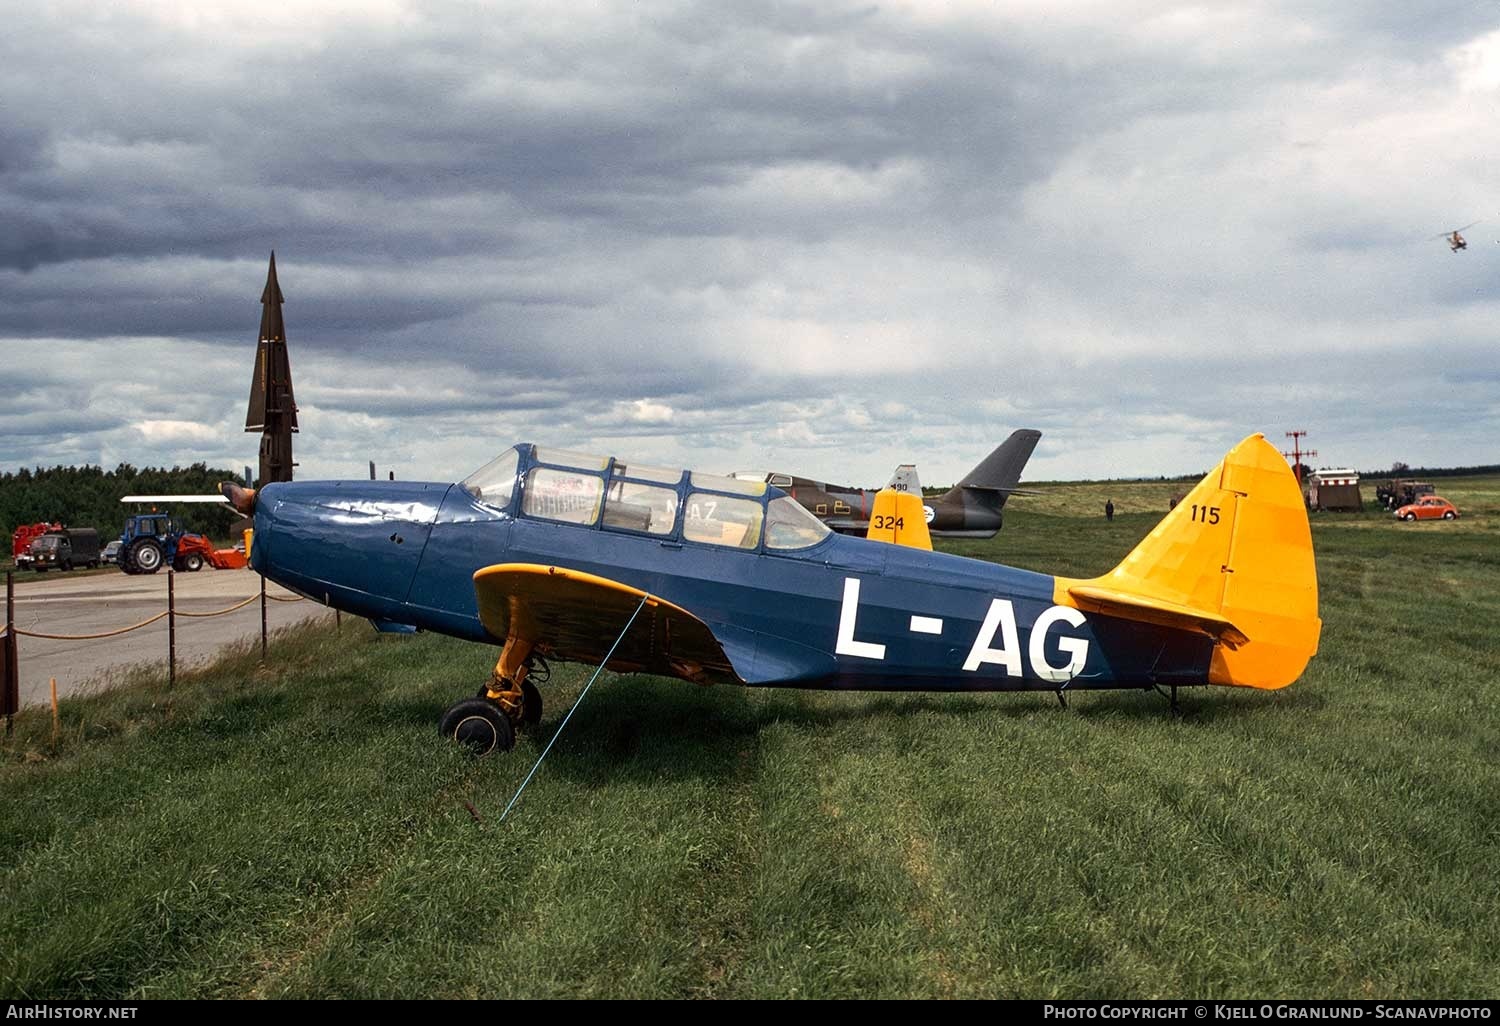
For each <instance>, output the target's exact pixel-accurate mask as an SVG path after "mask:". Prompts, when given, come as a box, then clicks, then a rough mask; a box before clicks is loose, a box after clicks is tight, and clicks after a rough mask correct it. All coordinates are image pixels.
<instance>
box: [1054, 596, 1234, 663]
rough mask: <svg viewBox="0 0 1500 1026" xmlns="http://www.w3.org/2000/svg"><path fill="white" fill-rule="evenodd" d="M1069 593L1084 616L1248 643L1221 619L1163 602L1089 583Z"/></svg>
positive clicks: (1176, 604)
mask: <svg viewBox="0 0 1500 1026" xmlns="http://www.w3.org/2000/svg"><path fill="white" fill-rule="evenodd" d="M1068 594H1069V595H1071V596H1073V598H1075V599H1077V600H1078V608H1079V609H1082V610H1083V611H1084V612H1086V613H1103V614H1105V615H1106V616H1119V617H1122V618H1124V619H1126V620H1140V621H1143V622H1145V623H1154V624H1158V625H1160V626H1162V627H1179V628H1182V629H1184V630H1200V631H1202V632H1203V633H1204V634H1207V635H1209V636H1210V637H1214V638H1217V639H1218V640H1220V641H1222V642H1224V644H1226V645H1228V646H1229V647H1230V648H1237V647H1239V646H1240V645H1243V644H1244V643H1245V642H1247V641H1249V640H1250V639H1249V638H1247V637H1245V635H1244V634H1243V633H1241V631H1240V629H1239V628H1238V627H1236V626H1235V625H1234V624H1232V623H1230V622H1229V621H1228V620H1226V619H1224V618H1223V617H1222V616H1218V615H1216V614H1214V613H1210V612H1207V611H1205V610H1202V609H1193V608H1192V607H1191V606H1184V605H1180V604H1179V603H1176V602H1169V601H1167V600H1166V599H1161V598H1152V597H1150V596H1146V595H1136V594H1132V593H1131V592H1128V591H1120V590H1119V589H1117V588H1100V587H1097V586H1093V585H1088V584H1075V585H1074V586H1073V587H1071V588H1069V589H1068Z"/></svg>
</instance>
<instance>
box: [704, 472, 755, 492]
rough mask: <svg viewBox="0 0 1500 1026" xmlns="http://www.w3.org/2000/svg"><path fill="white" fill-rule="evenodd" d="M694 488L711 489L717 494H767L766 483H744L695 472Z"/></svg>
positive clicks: (738, 480) (716, 475)
mask: <svg viewBox="0 0 1500 1026" xmlns="http://www.w3.org/2000/svg"><path fill="white" fill-rule="evenodd" d="M693 487H694V488H711V489H713V490H714V491H716V492H728V493H729V494H730V495H764V494H766V483H765V482H764V481H744V480H740V479H738V478H733V477H721V476H719V475H718V474H700V473H698V472H697V471H696V470H695V471H693Z"/></svg>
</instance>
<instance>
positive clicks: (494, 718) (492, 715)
mask: <svg viewBox="0 0 1500 1026" xmlns="http://www.w3.org/2000/svg"><path fill="white" fill-rule="evenodd" d="M438 733H440V734H442V735H443V736H444V737H446V738H452V739H453V740H454V741H457V742H458V743H459V744H461V745H463V746H464V747H465V748H467V749H469V751H471V752H473V753H474V754H475V755H476V756H485V755H489V754H490V753H491V752H493V751H495V750H496V749H497V748H498V749H499V750H500V751H502V752H508V751H510V750H511V748H513V747H514V746H515V743H516V728H515V727H513V726H511V723H510V719H509V718H508V717H506V715H505V712H504V710H502V709H501V708H500V707H499V706H498V705H496V704H495V703H494V702H491V701H490V700H489V699H488V698H466V699H464V700H463V701H462V702H459V703H458V704H456V705H453V706H451V707H449V709H448V711H447V712H445V713H443V718H442V719H441V720H439V721H438Z"/></svg>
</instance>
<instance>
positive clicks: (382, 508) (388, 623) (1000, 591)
mask: <svg viewBox="0 0 1500 1026" xmlns="http://www.w3.org/2000/svg"><path fill="white" fill-rule="evenodd" d="M224 490H225V494H226V495H228V496H229V498H230V500H231V501H232V502H233V503H234V504H235V505H236V506H237V507H238V508H239V509H240V510H241V511H242V512H245V513H252V512H253V514H254V517H255V535H254V539H255V540H254V545H253V546H252V557H251V563H252V565H253V566H254V568H255V569H256V570H258V571H259V572H260V573H262V574H264V575H265V576H266V577H268V578H269V579H271V580H273V581H276V582H278V583H280V584H283V585H285V586H286V587H288V588H290V589H292V590H293V591H297V592H300V593H301V594H303V595H306V596H308V597H309V598H312V599H315V600H317V601H319V602H323V603H326V604H327V605H331V606H333V607H335V608H337V609H341V610H344V611H346V612H350V613H354V614H357V615H360V616H365V617H368V618H370V619H371V620H372V621H373V622H374V623H375V624H376V625H377V626H379V627H382V628H383V629H396V630H412V629H421V630H430V631H437V632H439V633H442V634H449V635H453V636H456V637H460V638H466V639H468V640H470V641H476V642H481V643H488V644H496V645H499V646H501V651H500V657H499V661H498V662H497V664H496V666H495V670H494V672H493V674H492V675H491V677H490V679H489V681H488V682H487V683H486V684H485V686H484V688H483V689H482V690H481V692H480V694H479V695H478V697H475V698H470V699H467V700H465V701H461V702H459V703H457V704H456V705H454V706H453V707H452V708H451V709H449V710H448V711H447V712H446V713H445V714H444V716H443V717H442V720H441V729H442V731H443V733H444V734H446V735H448V736H450V737H453V738H455V739H456V740H458V741H461V742H463V743H466V744H468V745H471V746H472V747H474V748H475V749H477V750H478V751H481V752H488V751H491V750H494V749H496V748H499V749H502V750H504V749H509V748H510V747H511V746H512V745H513V744H514V741H515V732H516V730H517V729H518V728H520V727H522V726H525V725H529V724H534V723H536V722H537V721H538V720H539V719H540V717H541V708H542V707H541V697H540V694H539V693H538V691H537V689H536V687H535V684H534V681H533V679H531V678H532V677H533V676H535V678H536V679H538V680H540V679H543V676H542V674H541V673H540V672H538V671H540V670H541V669H542V668H543V667H544V666H546V665H547V663H548V661H579V662H585V663H593V664H598V663H603V662H606V660H607V665H608V667H609V668H610V669H612V670H615V671H617V672H624V673H629V672H638V673H650V674H659V675H664V676H671V677H679V678H681V679H683V680H687V681H692V682H694V683H698V684H710V683H716V682H725V683H734V684H745V685H779V686H786V687H801V688H830V689H851V690H854V689H858V690H887V691H902V690H924V691H1053V692H1056V693H1057V694H1058V697H1059V699H1061V698H1062V697H1063V693H1064V691H1065V690H1066V689H1070V688H1136V689H1150V688H1158V689H1162V688H1170V689H1172V694H1173V696H1174V698H1175V689H1176V688H1178V687H1182V686H1188V685H1202V684H1224V685H1236V686H1243V687H1252V688H1280V687H1284V686H1285V685H1287V684H1290V683H1291V682H1292V681H1294V680H1296V679H1297V677H1298V676H1299V675H1300V674H1301V673H1302V670H1303V668H1304V667H1305V666H1306V665H1307V662H1308V660H1309V659H1310V658H1311V657H1312V655H1313V654H1314V653H1315V652H1316V650H1317V645H1318V635H1319V632H1320V630H1321V621H1320V620H1319V619H1318V594H1317V577H1316V571H1315V568H1314V565H1313V551H1312V538H1311V534H1310V532H1309V529H1308V522H1307V514H1306V512H1305V509H1304V505H1303V501H1302V493H1301V491H1300V490H1299V488H1298V487H1297V481H1296V478H1295V477H1294V476H1293V474H1292V471H1291V469H1290V468H1289V467H1288V466H1287V463H1286V460H1284V459H1283V458H1282V457H1281V456H1280V454H1278V453H1277V451H1276V449H1275V448H1274V447H1273V446H1272V445H1270V443H1268V442H1267V441H1266V440H1265V439H1264V438H1263V437H1262V436H1260V435H1252V436H1250V437H1249V438H1246V439H1245V440H1244V441H1242V442H1241V443H1239V444H1238V445H1236V446H1235V447H1234V448H1233V449H1232V450H1231V451H1230V452H1229V453H1228V455H1226V456H1225V457H1224V459H1223V461H1222V462H1221V463H1220V464H1219V465H1218V466H1216V467H1215V468H1214V469H1213V470H1212V471H1210V472H1209V474H1208V476H1206V477H1205V478H1204V479H1203V480H1202V481H1201V482H1200V483H1199V484H1198V485H1197V486H1196V487H1195V488H1194V489H1193V490H1192V491H1191V492H1190V493H1189V494H1188V495H1187V497H1186V498H1184V499H1183V500H1182V501H1181V502H1179V503H1178V504H1177V506H1176V507H1175V509H1173V510H1172V512H1170V513H1169V514H1168V515H1167V516H1166V518H1165V519H1164V520H1162V521H1161V523H1160V524H1158V525H1157V526H1156V528H1155V529H1153V530H1152V532H1151V533H1150V534H1149V535H1148V536H1147V537H1146V538H1145V539H1144V540H1143V541H1142V542H1141V543H1140V545H1138V546H1137V547H1136V548H1135V550H1134V551H1132V552H1131V553H1130V554H1129V555H1128V556H1126V557H1125V560H1124V561H1123V562H1122V563H1120V565H1119V566H1118V567H1116V568H1115V569H1114V570H1112V571H1110V572H1109V573H1107V574H1104V575H1103V576H1102V577H1096V578H1093V579H1089V580H1076V579H1070V578H1064V577H1051V576H1048V575H1046V574H1040V573H1033V572H1030V571H1026V570H1018V569H1014V568H1011V567H1006V566H1001V565H999V564H995V563H989V562H984V561H981V560H975V559H966V558H963V557H960V556H954V555H949V554H946V553H941V552H934V551H931V543H930V542H929V541H928V539H927V534H926V527H925V523H924V518H923V515H922V511H921V509H920V501H921V500H920V498H919V497H918V496H917V495H913V494H911V493H910V492H905V493H903V492H900V491H896V490H890V491H886V492H883V493H881V496H880V499H879V500H878V501H879V505H878V506H877V508H876V509H875V510H874V511H873V517H872V521H871V523H872V527H871V536H872V538H877V537H878V538H880V539H883V541H884V542H886V543H882V541H881V540H875V541H872V540H869V539H865V538H852V537H845V536H840V535H837V534H834V533H833V532H832V531H830V530H829V529H828V527H827V526H825V525H824V524H823V523H821V522H820V521H819V520H818V519H817V518H816V517H815V516H813V514H811V513H809V512H808V511H807V510H806V509H804V508H803V507H802V506H801V505H799V504H798V503H797V502H796V501H795V500H794V499H792V498H791V497H790V496H788V495H786V494H785V493H783V492H781V491H780V490H779V489H777V488H775V487H773V486H770V485H768V484H767V483H766V482H764V481H744V480H737V479H734V478H729V477H719V476H714V475H706V474H698V473H690V472H687V471H681V470H675V469H672V470H669V469H662V468H657V467H648V466H639V465H637V464H634V463H625V462H623V461H621V460H618V459H609V458H602V457H594V456H588V455H584V454H581V453H576V452H567V451H562V450H558V449H549V448H546V447H543V446H535V445H530V444H522V445H517V446H515V447H513V448H510V449H507V450H506V451H505V452H504V453H502V454H501V455H500V457H499V458H498V459H496V460H494V461H493V462H491V463H490V464H488V465H487V466H485V467H483V468H482V469H480V470H479V471H477V472H475V473H474V474H472V475H471V476H470V477H468V478H466V479H465V480H463V481H462V482H459V483H458V484H424V483H413V482H373V481H326V482H316V481H315V482H295V483H290V482H289V483H278V484H269V485H266V486H265V487H264V488H262V489H261V490H260V492H259V494H258V495H257V494H256V493H254V492H250V491H247V490H244V489H240V488H238V487H237V486H233V485H225V486H224ZM889 542H894V544H888V543H889ZM627 624H628V627H627ZM611 653H612V654H611Z"/></svg>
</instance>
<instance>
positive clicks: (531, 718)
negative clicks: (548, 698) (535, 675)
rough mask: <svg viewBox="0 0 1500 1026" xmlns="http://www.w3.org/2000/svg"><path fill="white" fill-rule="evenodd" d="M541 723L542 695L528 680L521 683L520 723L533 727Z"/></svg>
mask: <svg viewBox="0 0 1500 1026" xmlns="http://www.w3.org/2000/svg"><path fill="white" fill-rule="evenodd" d="M541 722H542V693H541V692H540V691H538V690H537V689H536V685H535V684H533V683H531V681H529V680H523V681H522V682H521V723H522V724H523V725H525V726H527V727H534V726H536V725H537V724H538V723H541Z"/></svg>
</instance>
